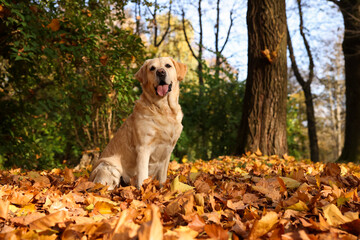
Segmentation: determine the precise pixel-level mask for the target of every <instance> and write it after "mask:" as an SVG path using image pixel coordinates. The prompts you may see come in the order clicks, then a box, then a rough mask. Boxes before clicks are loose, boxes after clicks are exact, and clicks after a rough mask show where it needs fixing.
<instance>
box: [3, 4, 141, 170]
mask: <svg viewBox="0 0 360 240" xmlns="http://www.w3.org/2000/svg"><path fill="white" fill-rule="evenodd" d="M124 4H126V1H122V2H121V3H118V2H115V1H83V2H82V1H68V0H65V1H34V2H32V1H22V2H20V3H14V2H13V1H3V3H2V5H3V6H4V7H5V8H6V9H8V10H9V14H8V15H6V16H5V17H4V18H3V22H2V24H5V26H6V30H5V34H7V36H8V37H7V41H6V44H5V45H4V46H2V47H0V48H1V51H2V52H5V54H4V56H5V57H4V58H3V59H1V62H2V63H3V64H2V65H3V66H4V64H5V63H6V64H7V65H6V67H5V69H4V71H2V74H0V77H1V78H0V104H1V106H2V107H1V109H0V120H1V126H0V165H2V166H5V167H10V166H13V165H16V166H21V167H25V168H50V167H55V166H59V164H61V162H62V160H70V162H73V163H75V161H77V160H78V159H79V155H80V154H81V152H82V151H84V150H91V149H95V150H97V149H98V148H102V147H103V146H104V145H105V144H106V143H107V142H108V140H109V138H110V137H111V136H112V134H113V132H114V131H115V130H116V129H117V128H118V127H119V124H121V122H122V119H124V118H126V116H127V115H128V114H129V113H130V111H131V109H132V106H133V102H134V100H135V99H136V97H137V94H138V93H137V92H136V91H134V90H133V86H134V80H133V72H134V71H133V70H134V69H135V68H137V66H138V64H137V63H142V62H143V58H142V56H144V55H145V54H144V48H143V44H142V42H141V39H140V38H139V37H138V36H135V35H134V34H132V32H131V31H126V30H123V29H121V28H120V25H119V24H120V22H121V21H122V20H123V19H124V16H123V12H124V11H123V7H124ZM2 70H3V69H2Z"/></svg>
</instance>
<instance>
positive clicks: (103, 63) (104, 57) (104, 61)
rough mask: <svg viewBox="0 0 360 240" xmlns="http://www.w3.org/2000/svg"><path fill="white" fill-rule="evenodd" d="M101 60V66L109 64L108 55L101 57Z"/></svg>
mask: <svg viewBox="0 0 360 240" xmlns="http://www.w3.org/2000/svg"><path fill="white" fill-rule="evenodd" d="M99 60H100V62H101V64H102V65H103V66H105V65H106V63H107V61H108V56H106V55H104V56H101V57H100V58H99Z"/></svg>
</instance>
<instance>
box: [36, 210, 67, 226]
mask: <svg viewBox="0 0 360 240" xmlns="http://www.w3.org/2000/svg"><path fill="white" fill-rule="evenodd" d="M66 216H67V212H65V211H59V212H56V213H53V214H50V215H47V216H45V217H42V218H40V219H37V220H35V221H33V222H31V223H30V229H31V230H46V229H48V228H50V227H52V226H55V224H56V223H61V222H64V221H65V218H66Z"/></svg>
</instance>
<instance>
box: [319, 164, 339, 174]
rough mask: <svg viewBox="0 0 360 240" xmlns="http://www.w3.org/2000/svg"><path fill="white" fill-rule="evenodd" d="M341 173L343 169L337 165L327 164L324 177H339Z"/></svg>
mask: <svg viewBox="0 0 360 240" xmlns="http://www.w3.org/2000/svg"><path fill="white" fill-rule="evenodd" d="M340 173H341V168H340V167H339V165H338V164H336V163H327V164H326V166H325V169H324V172H323V173H322V176H331V177H337V176H339V175H340Z"/></svg>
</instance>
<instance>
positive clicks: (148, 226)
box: [138, 205, 164, 240]
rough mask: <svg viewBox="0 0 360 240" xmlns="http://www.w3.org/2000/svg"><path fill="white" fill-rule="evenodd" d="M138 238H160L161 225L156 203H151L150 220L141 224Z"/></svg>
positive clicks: (141, 239) (153, 239) (147, 239)
mask: <svg viewBox="0 0 360 240" xmlns="http://www.w3.org/2000/svg"><path fill="white" fill-rule="evenodd" d="M138 234H139V240H162V239H163V236H164V235H163V226H162V224H161V220H160V210H159V207H157V206H156V205H151V220H150V221H149V222H146V223H144V224H142V225H141V227H140V229H139V232H138Z"/></svg>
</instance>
